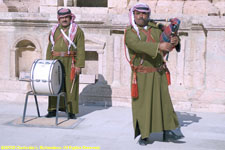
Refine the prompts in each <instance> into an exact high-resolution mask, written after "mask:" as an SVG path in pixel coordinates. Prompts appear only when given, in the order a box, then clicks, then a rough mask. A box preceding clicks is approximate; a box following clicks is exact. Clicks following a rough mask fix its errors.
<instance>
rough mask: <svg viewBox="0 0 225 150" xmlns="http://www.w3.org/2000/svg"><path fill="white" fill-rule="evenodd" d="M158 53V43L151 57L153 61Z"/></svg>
mask: <svg viewBox="0 0 225 150" xmlns="http://www.w3.org/2000/svg"><path fill="white" fill-rule="evenodd" d="M158 52H159V43H158V44H157V48H156V51H155V54H154V56H152V58H153V59H155V58H156V56H157V54H158Z"/></svg>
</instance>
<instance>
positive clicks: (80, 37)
mask: <svg viewBox="0 0 225 150" xmlns="http://www.w3.org/2000/svg"><path fill="white" fill-rule="evenodd" d="M61 28H62V27H61V25H60V26H59V27H58V28H57V29H56V31H55V34H54V39H56V38H57V37H58V36H59V35H60V34H61V32H60V29H61ZM68 28H69V27H68ZM66 34H67V35H68V30H67V32H66ZM73 42H74V43H75V45H76V47H77V49H74V48H73V47H72V46H71V48H70V51H76V52H77V53H76V58H75V59H76V63H75V67H80V68H83V67H84V65H85V46H84V33H83V31H82V30H81V28H80V27H78V29H77V32H76V35H75V38H74V41H73ZM51 49H52V43H51V42H50V41H49V44H48V49H47V53H46V59H47V60H50V59H58V60H60V61H61V62H62V64H63V69H64V71H65V85H64V86H63V91H65V92H66V96H67V110H68V112H69V113H72V114H77V113H78V112H79V107H78V105H79V76H77V77H76V81H75V84H74V87H73V92H72V93H70V89H71V87H72V82H71V81H70V71H71V63H72V58H71V57H61V56H52V55H51ZM54 51H56V52H67V51H68V48H67V45H66V43H65V42H64V40H63V38H62V37H61V38H60V39H59V40H57V41H55V45H54ZM56 101H57V97H52V96H50V97H49V103H48V111H53V110H56ZM59 109H60V110H65V106H64V103H63V101H62V100H60V106H59Z"/></svg>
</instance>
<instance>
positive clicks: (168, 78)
mask: <svg viewBox="0 0 225 150" xmlns="http://www.w3.org/2000/svg"><path fill="white" fill-rule="evenodd" d="M166 78H167V82H168V85H170V84H171V80H170V72H169V70H168V71H166Z"/></svg>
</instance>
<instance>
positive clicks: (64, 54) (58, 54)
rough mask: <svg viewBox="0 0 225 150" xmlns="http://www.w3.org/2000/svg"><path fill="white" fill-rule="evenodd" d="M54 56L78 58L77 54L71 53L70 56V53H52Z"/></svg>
mask: <svg viewBox="0 0 225 150" xmlns="http://www.w3.org/2000/svg"><path fill="white" fill-rule="evenodd" d="M52 56H61V57H72V56H76V52H74V51H70V52H69V54H68V52H56V51H52Z"/></svg>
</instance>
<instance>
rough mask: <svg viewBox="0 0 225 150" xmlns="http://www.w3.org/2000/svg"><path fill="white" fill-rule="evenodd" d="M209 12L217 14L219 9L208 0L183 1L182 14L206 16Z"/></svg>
mask: <svg viewBox="0 0 225 150" xmlns="http://www.w3.org/2000/svg"><path fill="white" fill-rule="evenodd" d="M209 13H215V14H219V9H218V8H217V7H215V6H214V5H212V3H210V2H209V1H208V0H197V1H192V0H188V1H185V2H184V5H183V14H188V15H197V16H208V14H209Z"/></svg>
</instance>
